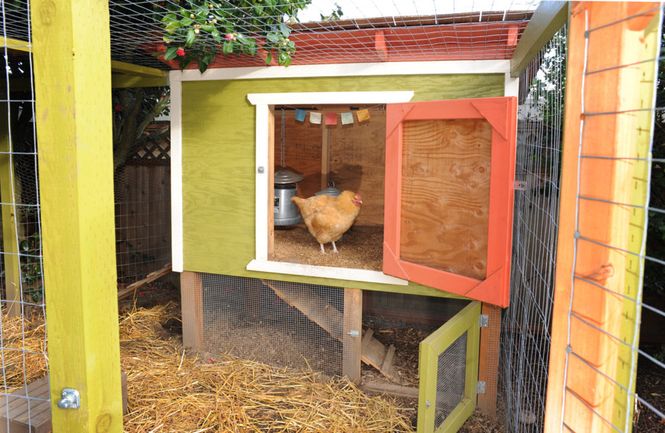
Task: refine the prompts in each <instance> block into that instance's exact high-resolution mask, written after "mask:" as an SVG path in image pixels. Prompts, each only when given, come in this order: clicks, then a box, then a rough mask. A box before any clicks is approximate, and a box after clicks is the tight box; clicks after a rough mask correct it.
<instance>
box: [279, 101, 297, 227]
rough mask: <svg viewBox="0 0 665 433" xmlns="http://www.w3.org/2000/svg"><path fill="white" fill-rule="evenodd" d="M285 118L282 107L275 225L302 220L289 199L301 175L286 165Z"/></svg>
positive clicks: (293, 195) (292, 223) (293, 194)
mask: <svg viewBox="0 0 665 433" xmlns="http://www.w3.org/2000/svg"><path fill="white" fill-rule="evenodd" d="M285 141H286V118H285V117H284V110H283V109H282V134H281V148H280V167H279V168H278V169H277V170H276V171H275V210H274V221H275V225H276V226H282V227H286V226H292V225H295V224H298V223H299V222H300V221H302V218H301V217H300V211H299V210H298V207H297V206H296V205H295V204H294V203H293V202H292V201H291V198H292V197H295V196H296V190H297V187H298V182H300V181H301V180H303V178H304V177H303V175H302V174H300V173H298V172H297V171H295V170H293V169H291V168H289V167H287V166H286V146H285Z"/></svg>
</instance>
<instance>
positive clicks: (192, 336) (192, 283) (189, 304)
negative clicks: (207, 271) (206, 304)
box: [180, 272, 203, 351]
mask: <svg viewBox="0 0 665 433" xmlns="http://www.w3.org/2000/svg"><path fill="white" fill-rule="evenodd" d="M180 308H181V309H182V344H183V346H185V347H186V348H188V349H193V350H195V351H200V350H203V281H202V280H201V275H200V274H199V273H198V272H183V273H181V274H180Z"/></svg>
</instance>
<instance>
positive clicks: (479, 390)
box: [476, 380, 487, 394]
mask: <svg viewBox="0 0 665 433" xmlns="http://www.w3.org/2000/svg"><path fill="white" fill-rule="evenodd" d="M486 389H487V383H485V381H484V380H479V381H478V382H476V394H485V390H486Z"/></svg>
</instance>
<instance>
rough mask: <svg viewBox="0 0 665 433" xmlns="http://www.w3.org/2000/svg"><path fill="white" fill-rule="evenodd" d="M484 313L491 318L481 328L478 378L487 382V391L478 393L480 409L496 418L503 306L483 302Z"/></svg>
mask: <svg viewBox="0 0 665 433" xmlns="http://www.w3.org/2000/svg"><path fill="white" fill-rule="evenodd" d="M482 314H484V315H486V316H487V318H488V319H489V322H488V325H487V327H486V328H480V359H479V360H478V380H479V381H483V382H485V393H484V394H478V409H479V410H480V411H481V412H482V413H483V414H485V415H487V416H489V417H491V418H496V395H497V388H498V379H499V352H500V348H499V345H500V343H501V308H499V307H496V306H494V305H490V304H483V307H482Z"/></svg>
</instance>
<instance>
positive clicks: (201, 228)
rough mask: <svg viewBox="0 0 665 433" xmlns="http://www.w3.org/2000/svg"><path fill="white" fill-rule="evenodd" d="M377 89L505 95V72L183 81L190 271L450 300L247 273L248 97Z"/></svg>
mask: <svg viewBox="0 0 665 433" xmlns="http://www.w3.org/2000/svg"><path fill="white" fill-rule="evenodd" d="M373 90H413V91H415V97H414V99H413V100H414V101H428V100H438V99H455V98H479V97H492V96H503V91H504V77H503V75H502V74H492V75H471V74H468V75H467V74H460V75H420V76H417V75H410V76H390V77H385V76H384V77H342V78H298V79H269V80H237V81H197V82H184V83H183V85H182V113H183V114H182V125H183V126H182V136H183V213H184V216H183V220H184V227H183V232H184V234H183V242H184V268H185V270H187V271H196V272H206V273H212V274H226V275H236V276H247V277H255V278H269V279H278V280H285V281H297V282H306V283H313V284H322V285H329V286H336V287H354V288H361V289H366V290H385V291H400V292H405V293H412V294H425V295H431V296H452V295H447V294H445V293H444V292H441V291H439V290H435V289H430V288H426V287H423V286H420V285H417V284H411V285H409V286H390V285H384V284H370V283H359V282H353V281H343V280H329V279H323V278H307V277H299V276H293V275H281V274H279V275H276V274H267V273H261V272H249V271H247V270H246V269H245V266H246V265H247V263H249V262H250V261H251V260H252V259H253V258H254V246H255V243H254V186H255V179H254V154H255V144H254V142H255V138H254V137H255V110H254V107H253V106H252V105H251V104H250V103H249V102H248V101H247V94H248V93H281V92H333V91H373Z"/></svg>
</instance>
